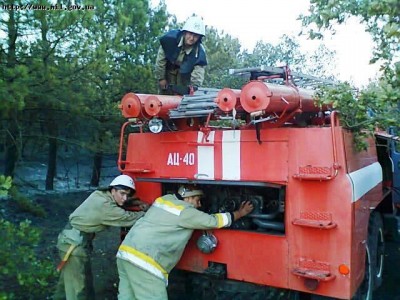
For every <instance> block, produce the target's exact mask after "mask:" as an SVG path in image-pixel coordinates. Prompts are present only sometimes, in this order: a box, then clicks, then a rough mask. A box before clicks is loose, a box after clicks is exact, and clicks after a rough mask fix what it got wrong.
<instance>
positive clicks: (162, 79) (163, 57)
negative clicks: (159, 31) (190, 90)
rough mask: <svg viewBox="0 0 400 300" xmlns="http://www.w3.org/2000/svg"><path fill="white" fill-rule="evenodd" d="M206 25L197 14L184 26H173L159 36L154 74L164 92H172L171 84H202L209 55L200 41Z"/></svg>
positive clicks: (197, 85)
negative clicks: (177, 27)
mask: <svg viewBox="0 0 400 300" xmlns="http://www.w3.org/2000/svg"><path fill="white" fill-rule="evenodd" d="M204 35H205V25H204V22H203V20H202V19H201V18H200V17H198V16H192V17H190V18H189V19H188V20H187V21H186V23H185V24H184V26H183V27H182V29H181V30H171V31H169V32H167V33H166V34H164V35H163V36H162V37H161V38H160V44H161V45H160V47H159V49H158V54H157V60H156V65H155V76H156V79H157V80H158V85H159V92H160V93H161V94H172V93H173V92H172V91H171V89H169V88H168V87H169V86H171V85H173V86H181V87H187V86H195V87H199V86H201V85H202V84H203V81H204V74H205V66H206V65H207V56H206V52H205V50H204V47H203V45H202V43H201V40H202V38H203V37H204Z"/></svg>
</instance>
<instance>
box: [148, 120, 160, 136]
mask: <svg viewBox="0 0 400 300" xmlns="http://www.w3.org/2000/svg"><path fill="white" fill-rule="evenodd" d="M162 128H163V124H162V120H161V119H159V118H157V117H154V118H153V119H151V120H150V121H149V129H150V131H151V132H152V133H159V132H161V130H162Z"/></svg>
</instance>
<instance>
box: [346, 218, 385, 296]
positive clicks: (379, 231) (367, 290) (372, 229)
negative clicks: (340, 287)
mask: <svg viewBox="0 0 400 300" xmlns="http://www.w3.org/2000/svg"><path fill="white" fill-rule="evenodd" d="M366 251H367V252H366V256H365V275H364V280H363V282H362V283H361V285H360V287H359V288H358V290H357V292H356V294H355V295H354V297H353V300H372V299H373V298H372V293H373V291H374V290H375V289H377V288H378V287H379V286H380V285H381V284H382V273H383V261H384V254H385V241H384V237H383V221H382V216H381V214H380V213H379V212H375V211H374V212H372V213H371V215H370V218H369V224H368V241H367V246H366Z"/></svg>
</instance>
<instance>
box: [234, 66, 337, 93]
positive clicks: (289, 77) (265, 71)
mask: <svg viewBox="0 0 400 300" xmlns="http://www.w3.org/2000/svg"><path fill="white" fill-rule="evenodd" d="M229 75H237V76H243V75H250V80H260V79H262V80H264V81H269V82H271V83H280V84H287V83H288V82H291V83H292V84H294V85H296V86H301V87H305V88H316V87H317V86H319V85H330V86H335V85H337V82H335V81H333V80H328V79H324V78H319V77H316V76H311V75H306V74H303V73H300V72H292V71H291V70H290V69H289V67H288V66H283V67H270V66H265V65H261V66H259V67H251V68H242V69H229Z"/></svg>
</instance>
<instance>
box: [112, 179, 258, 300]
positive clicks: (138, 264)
mask: <svg viewBox="0 0 400 300" xmlns="http://www.w3.org/2000/svg"><path fill="white" fill-rule="evenodd" d="M202 196H203V191H202V190H199V189H196V188H195V187H192V186H186V187H183V186H182V187H181V188H180V189H179V190H178V193H176V194H168V195H165V196H162V197H159V198H157V199H156V200H155V201H154V203H153V205H152V206H151V207H150V209H149V210H148V211H147V213H146V215H145V216H144V217H143V218H142V219H140V220H139V221H138V222H137V223H136V224H135V225H134V226H133V227H132V228H131V230H130V231H129V233H128V235H127V236H126V237H125V239H124V241H123V242H122V244H121V246H120V247H119V249H118V252H117V267H118V273H119V279H120V282H119V287H118V299H119V300H128V299H129V300H133V299H137V300H156V299H157V300H162V299H168V296H167V285H168V274H169V273H170V271H171V270H172V269H173V268H174V267H175V265H176V264H177V263H178V261H179V259H180V258H181V256H182V253H183V251H184V249H185V247H186V244H187V242H188V241H189V239H190V237H191V236H192V233H193V231H194V230H195V229H204V230H206V229H216V228H222V227H227V226H230V225H231V224H232V222H233V221H236V220H238V219H240V218H241V217H243V216H245V215H247V214H248V213H250V212H251V211H252V210H253V205H252V204H251V203H250V202H243V203H242V205H241V207H240V209H239V210H237V211H235V212H233V213H217V214H211V215H210V214H207V213H204V212H201V211H199V210H197V208H199V207H200V206H201V203H200V198H201V197H202Z"/></svg>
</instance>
